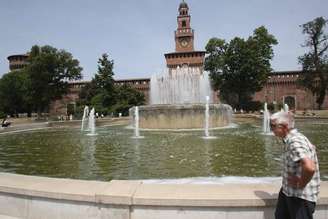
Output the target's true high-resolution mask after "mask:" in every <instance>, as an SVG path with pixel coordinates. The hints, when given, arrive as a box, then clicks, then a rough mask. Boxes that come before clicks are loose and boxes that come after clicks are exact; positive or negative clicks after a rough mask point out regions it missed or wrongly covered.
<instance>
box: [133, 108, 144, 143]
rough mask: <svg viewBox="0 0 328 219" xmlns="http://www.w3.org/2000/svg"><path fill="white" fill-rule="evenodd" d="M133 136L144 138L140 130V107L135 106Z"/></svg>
mask: <svg viewBox="0 0 328 219" xmlns="http://www.w3.org/2000/svg"><path fill="white" fill-rule="evenodd" d="M133 138H144V137H143V136H140V131H139V107H137V106H136V107H135V108H134V136H133Z"/></svg>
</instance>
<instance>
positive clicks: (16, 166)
mask: <svg viewBox="0 0 328 219" xmlns="http://www.w3.org/2000/svg"><path fill="white" fill-rule="evenodd" d="M297 127H298V128H299V129H300V131H301V132H303V133H304V134H305V135H306V136H308V137H309V139H310V140H311V142H313V143H314V144H315V145H316V147H317V151H318V157H319V162H320V171H321V176H322V179H323V180H328V138H326V136H327V132H328V125H327V124H324V123H320V122H319V123H318V122H316V123H314V122H309V121H306V122H302V121H298V122H297ZM261 132H262V129H261V121H255V122H254V121H244V122H242V123H240V124H239V126H238V127H236V128H234V129H220V130H213V135H215V136H217V137H218V138H217V139H214V140H210V141H208V140H204V139H202V138H200V137H201V136H203V135H204V133H203V131H191V132H165V131H161V132H144V135H145V136H146V137H145V138H144V139H131V138H130V137H131V136H132V135H133V130H129V129H125V127H123V126H116V127H102V128H101V127H100V128H99V129H98V130H97V133H98V136H95V137H89V136H85V135H83V134H81V132H80V130H78V129H68V128H67V129H47V130H42V131H33V132H24V133H19V134H8V135H1V136H0V156H1V159H0V171H5V172H13V173H21V174H30V175H40V176H52V177H66V178H79V179H97V180H111V179H180V178H188V179H189V178H195V177H222V176H250V177H254V176H255V177H279V176H280V174H281V155H282V143H281V141H280V140H279V139H278V138H276V137H274V136H266V135H261Z"/></svg>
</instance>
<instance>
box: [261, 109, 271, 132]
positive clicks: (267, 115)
mask: <svg viewBox="0 0 328 219" xmlns="http://www.w3.org/2000/svg"><path fill="white" fill-rule="evenodd" d="M263 133H264V134H269V133H271V129H270V113H269V110H268V104H267V103H264V111H263Z"/></svg>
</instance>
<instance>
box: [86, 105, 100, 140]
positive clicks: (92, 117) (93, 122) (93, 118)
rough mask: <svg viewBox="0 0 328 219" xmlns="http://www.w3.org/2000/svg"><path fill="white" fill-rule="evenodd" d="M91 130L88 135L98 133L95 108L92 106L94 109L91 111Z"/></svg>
mask: <svg viewBox="0 0 328 219" xmlns="http://www.w3.org/2000/svg"><path fill="white" fill-rule="evenodd" d="M89 130H90V133H88V134H87V135H89V136H95V135H98V134H97V133H96V120H95V108H92V110H91V111H90V114H89Z"/></svg>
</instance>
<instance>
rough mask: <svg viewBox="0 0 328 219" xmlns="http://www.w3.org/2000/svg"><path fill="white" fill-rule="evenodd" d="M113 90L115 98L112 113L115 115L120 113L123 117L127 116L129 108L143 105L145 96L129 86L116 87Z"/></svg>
mask: <svg viewBox="0 0 328 219" xmlns="http://www.w3.org/2000/svg"><path fill="white" fill-rule="evenodd" d="M115 89H116V94H117V98H116V104H115V105H114V106H113V109H112V111H113V112H114V113H115V114H116V115H117V114H118V113H122V115H123V116H127V115H129V109H130V108H131V107H133V106H140V105H144V104H145V95H144V94H143V93H142V92H139V91H138V90H136V89H135V88H133V87H131V86H130V85H127V84H124V85H117V86H116V87H115Z"/></svg>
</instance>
